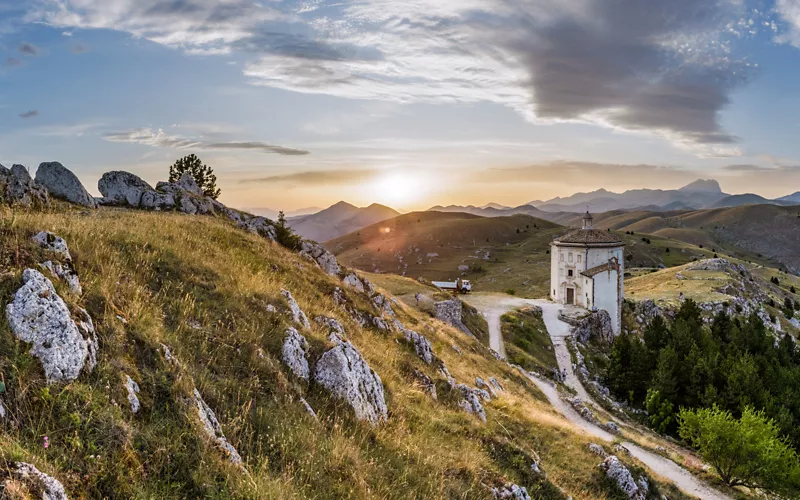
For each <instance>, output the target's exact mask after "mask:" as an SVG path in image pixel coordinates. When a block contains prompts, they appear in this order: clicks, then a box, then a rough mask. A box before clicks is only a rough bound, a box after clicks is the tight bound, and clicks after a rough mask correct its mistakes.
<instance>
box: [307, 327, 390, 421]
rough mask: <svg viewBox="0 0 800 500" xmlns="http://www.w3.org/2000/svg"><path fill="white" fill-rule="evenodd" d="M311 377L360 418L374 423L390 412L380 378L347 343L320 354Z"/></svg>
mask: <svg viewBox="0 0 800 500" xmlns="http://www.w3.org/2000/svg"><path fill="white" fill-rule="evenodd" d="M314 380H315V381H316V383H317V384H319V385H320V386H322V387H323V388H325V389H326V390H327V391H328V392H330V393H331V394H332V395H334V396H336V397H337V398H340V399H343V400H345V401H346V402H347V403H348V404H349V405H350V406H351V407H352V408H353V411H354V412H355V415H356V418H358V419H359V420H366V421H368V422H369V423H371V424H372V425H375V424H377V423H378V422H380V421H381V420H385V419H386V418H387V417H388V415H389V410H388V408H387V407H386V400H385V397H384V393H383V382H381V378H380V377H379V376H378V374H377V373H375V372H374V371H372V369H371V368H370V367H369V365H368V364H367V362H366V360H365V359H364V357H363V356H362V355H361V353H360V352H358V349H356V348H355V347H354V346H353V345H352V344H350V343H349V342H342V343H340V344H339V345H337V346H336V347H333V348H332V349H330V350H328V351H326V352H325V354H323V355H322V357H321V358H320V359H319V361H317V367H316V371H315V372H314Z"/></svg>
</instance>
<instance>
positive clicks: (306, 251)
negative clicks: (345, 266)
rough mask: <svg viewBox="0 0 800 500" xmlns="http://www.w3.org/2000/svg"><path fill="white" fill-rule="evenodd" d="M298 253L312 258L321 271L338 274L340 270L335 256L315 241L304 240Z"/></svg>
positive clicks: (333, 274) (332, 274)
mask: <svg viewBox="0 0 800 500" xmlns="http://www.w3.org/2000/svg"><path fill="white" fill-rule="evenodd" d="M300 255H301V256H307V257H309V258H311V259H312V260H314V262H316V263H317V264H319V267H320V268H322V270H323V271H325V272H326V273H328V274H329V275H331V276H338V275H339V273H341V272H342V270H341V268H340V267H339V263H338V262H337V261H336V257H334V256H333V254H332V253H330V252H329V251H328V250H326V249H325V247H324V246H322V245H320V244H319V243H317V242H316V241H310V240H304V241H303V242H302V243H301V244H300Z"/></svg>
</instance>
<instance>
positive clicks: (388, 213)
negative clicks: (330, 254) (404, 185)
mask: <svg viewBox="0 0 800 500" xmlns="http://www.w3.org/2000/svg"><path fill="white" fill-rule="evenodd" d="M397 215H400V213H399V212H398V211H396V210H394V209H392V208H389V207H386V206H383V205H379V204H377V203H373V204H372V205H370V206H368V207H364V208H359V207H356V206H354V205H351V204H349V203H346V202H344V201H340V202H339V203H336V204H335V205H332V206H330V207H328V208H326V209H324V210H320V211H319V212H316V213H313V214H309V215H303V216H299V217H294V218H292V219H290V220H289V221H288V224H289V226H290V227H291V228H292V229H294V231H295V232H296V233H297V234H299V235H300V236H302V237H303V238H308V239H310V240H314V241H326V240H329V239H332V238H336V237H338V236H342V235H345V234H348V233H350V232H353V231H356V230H358V229H361V228H362V227H364V226H368V225H370V224H374V223H376V222H380V221H382V220H386V219H391V218H392V217H395V216H397Z"/></svg>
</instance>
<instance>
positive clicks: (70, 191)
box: [36, 161, 97, 208]
mask: <svg viewBox="0 0 800 500" xmlns="http://www.w3.org/2000/svg"><path fill="white" fill-rule="evenodd" d="M36 183H37V184H39V185H40V186H42V187H44V188H45V189H47V191H48V192H49V193H50V195H51V196H52V197H54V198H59V199H62V200H65V201H68V202H70V203H74V204H75V205H81V206H84V207H88V208H97V202H96V201H95V199H94V197H93V196H92V195H90V194H89V192H88V191H86V188H85V187H83V184H81V181H80V180H79V179H78V177H77V176H76V175H75V174H73V173H72V171H70V170H69V169H67V168H66V167H64V165H62V164H60V163H58V162H57V161H54V162H47V163H42V164H40V165H39V169H38V170H37V171H36Z"/></svg>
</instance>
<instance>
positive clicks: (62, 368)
mask: <svg viewBox="0 0 800 500" xmlns="http://www.w3.org/2000/svg"><path fill="white" fill-rule="evenodd" d="M22 280H23V282H24V285H23V286H22V287H21V288H20V289H19V290H17V292H16V294H15V295H14V300H13V301H12V302H11V303H9V304H8V306H6V317H7V318H8V324H9V327H10V328H11V332H12V333H13V334H14V335H15V336H16V337H17V338H18V339H20V340H22V341H24V342H29V343H31V344H33V348H32V349H31V354H33V355H34V356H35V357H37V358H39V361H41V363H42V367H43V368H44V372H45V376H46V377H47V380H48V382H55V381H71V380H75V379H76V378H77V377H78V375H79V374H80V371H81V369H82V368H83V367H84V365H86V364H87V361H88V362H89V369H90V370H91V368H93V366H94V364H95V363H96V361H97V360H96V357H97V337H96V336H95V334H94V326H93V325H92V322H91V318H90V317H89V315H88V314H86V312H85V311H81V314H82V316H83V317H82V318H79V321H78V323H76V322H75V321H74V320H73V319H72V317H71V315H70V313H69V309H67V305H66V304H65V303H64V301H63V300H61V297H59V296H58V294H56V291H55V288H53V284H52V283H51V282H50V280H48V279H47V278H46V277H45V276H44V275H43V274H42V273H40V272H39V271H37V270H35V269H26V270H25V272H23V273H22ZM84 335H85V336H86V337H88V339H87V338H85V337H84Z"/></svg>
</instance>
